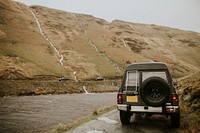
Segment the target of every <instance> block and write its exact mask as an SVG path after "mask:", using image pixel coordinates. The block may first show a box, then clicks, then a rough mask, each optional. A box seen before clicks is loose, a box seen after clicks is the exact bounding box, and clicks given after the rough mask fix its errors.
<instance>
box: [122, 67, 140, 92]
mask: <svg viewBox="0 0 200 133" xmlns="http://www.w3.org/2000/svg"><path fill="white" fill-rule="evenodd" d="M138 85H139V73H138V71H128V72H127V73H126V82H125V89H126V91H137V89H138Z"/></svg>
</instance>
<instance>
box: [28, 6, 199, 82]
mask: <svg viewBox="0 0 200 133" xmlns="http://www.w3.org/2000/svg"><path fill="white" fill-rule="evenodd" d="M31 8H32V10H33V11H35V12H36V14H37V16H38V18H39V20H40V22H41V25H42V27H43V28H44V32H45V34H46V35H47V36H48V37H49V38H52V41H53V43H54V44H56V46H57V47H58V48H59V50H60V51H61V53H63V55H64V64H65V65H66V66H67V67H68V70H69V71H71V73H72V72H73V71H77V75H78V77H79V79H90V78H94V77H95V76H103V77H113V76H117V75H121V73H122V71H123V69H124V68H125V67H126V66H127V64H130V63H133V62H139V61H162V62H165V63H167V64H168V65H169V67H170V70H171V72H172V75H173V76H174V77H182V76H185V75H187V74H189V73H191V72H194V71H197V70H198V69H199V66H200V61H199V60H198V56H200V52H199V51H200V34H199V33H195V32H190V31H182V30H179V29H173V28H168V27H162V26H157V25H145V24H135V23H129V22H123V21H119V20H115V21H113V22H112V23H108V22H106V21H105V20H102V19H99V18H95V17H93V16H90V15H83V14H75V13H69V12H64V11H59V10H55V9H50V8H46V7H41V6H33V7H31ZM91 43H92V44H91ZM94 45H95V46H94ZM89 66H90V67H89ZM116 66H118V67H119V69H120V70H118V68H117V67H116Z"/></svg>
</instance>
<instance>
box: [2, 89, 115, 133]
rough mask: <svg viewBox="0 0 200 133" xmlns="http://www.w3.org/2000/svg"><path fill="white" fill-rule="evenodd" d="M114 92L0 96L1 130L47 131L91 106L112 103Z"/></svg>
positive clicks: (90, 109)
mask: <svg viewBox="0 0 200 133" xmlns="http://www.w3.org/2000/svg"><path fill="white" fill-rule="evenodd" d="M115 100H116V93H106V94H67V95H44V96H23V97H5V98H0V105H1V106H0V132H1V133H13V132H15V133H39V132H49V131H50V130H52V129H54V128H56V127H57V126H58V124H59V123H64V124H67V123H70V122H73V121H74V120H76V119H78V118H80V117H82V116H85V115H89V114H91V113H92V112H93V111H94V110H95V109H98V108H102V107H105V106H107V105H113V104H115Z"/></svg>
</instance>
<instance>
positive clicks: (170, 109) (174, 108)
mask: <svg viewBox="0 0 200 133" xmlns="http://www.w3.org/2000/svg"><path fill="white" fill-rule="evenodd" d="M117 109H118V110H121V111H130V112H136V113H137V112H138V113H178V112H179V111H180V110H179V106H166V107H165V108H163V107H151V106H129V105H126V104H118V105H117Z"/></svg>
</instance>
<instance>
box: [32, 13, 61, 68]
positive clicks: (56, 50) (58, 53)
mask: <svg viewBox="0 0 200 133" xmlns="http://www.w3.org/2000/svg"><path fill="white" fill-rule="evenodd" d="M30 11H31V13H32V15H33V16H34V18H35V22H36V24H37V27H38V29H39V31H40V33H41V34H42V36H43V37H44V38H45V39H46V41H48V42H49V44H50V45H51V47H52V48H53V49H54V51H55V52H56V53H57V55H58V57H59V62H60V64H61V65H62V66H63V55H62V54H60V52H59V51H58V49H57V48H56V47H55V45H54V44H53V43H52V42H51V41H50V40H49V39H48V37H47V36H46V35H45V34H44V32H43V30H42V28H41V25H40V22H39V19H38V17H37V16H36V14H35V13H34V12H33V11H32V10H31V9H30Z"/></svg>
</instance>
